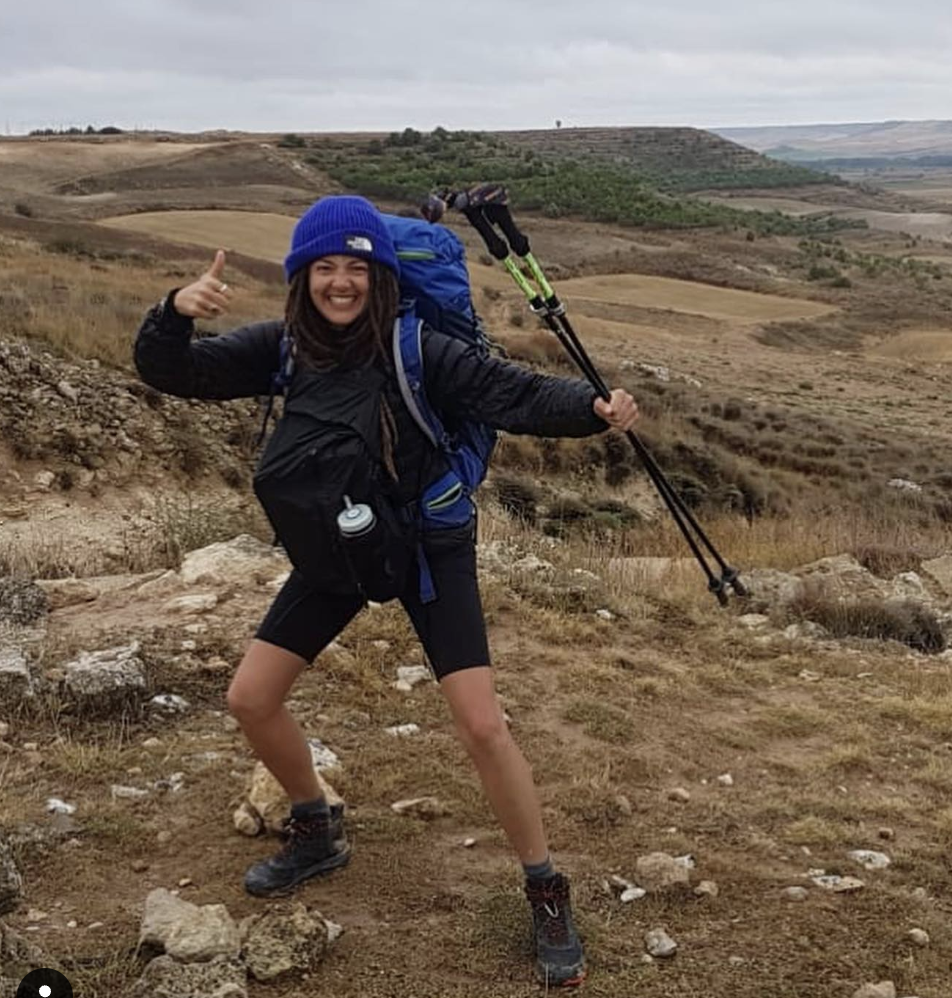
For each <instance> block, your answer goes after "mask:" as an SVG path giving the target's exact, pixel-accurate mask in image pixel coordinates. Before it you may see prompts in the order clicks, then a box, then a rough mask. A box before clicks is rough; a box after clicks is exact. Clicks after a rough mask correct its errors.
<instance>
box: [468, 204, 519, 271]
mask: <svg viewBox="0 0 952 998" xmlns="http://www.w3.org/2000/svg"><path fill="white" fill-rule="evenodd" d="M463 214H464V215H465V216H466V220H467V221H468V222H469V224H470V225H472V227H473V228H474V229H475V230H476V231H477V232H478V233H479V234H480V236H482V240H483V242H484V243H485V244H486V249H488V250H489V252H490V254H491V255H492V256H494V257H495V258H496V259H497V260H505V259H506V257H507V256H509V247H508V246H507V245H506V240H505V239H503V238H502V237H501V236H500V235H498V234H497V233H496V232H495V231H493V227H492V225H490V223H489V219H488V218H486V216H485V214H484V213H483V211H482V209H480V208H464V209H463Z"/></svg>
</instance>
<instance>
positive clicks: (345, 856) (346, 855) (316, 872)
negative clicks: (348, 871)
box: [245, 845, 350, 897]
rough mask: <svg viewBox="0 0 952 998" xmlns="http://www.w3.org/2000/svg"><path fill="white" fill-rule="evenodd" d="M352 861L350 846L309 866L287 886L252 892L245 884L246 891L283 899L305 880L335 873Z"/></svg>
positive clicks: (255, 895)
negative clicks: (282, 897) (283, 896)
mask: <svg viewBox="0 0 952 998" xmlns="http://www.w3.org/2000/svg"><path fill="white" fill-rule="evenodd" d="M349 861H350V846H349V845H348V846H347V848H346V849H345V850H343V851H341V852H339V853H336V854H335V855H333V856H330V857H328V858H327V859H324V860H321V862H320V863H315V864H314V866H309V867H307V868H306V869H304V870H301V871H300V872H299V873H297V874H296V875H295V877H294V879H293V880H291V881H289V882H288V883H286V884H282V885H281V886H280V887H272V888H270V889H269V888H264V889H262V890H257V889H256V890H252V889H251V888H250V887H248V885H247V884H245V890H246V891H247V892H248V893H249V894H250V895H252V897H281V896H282V895H284V894H290V893H292V892H293V890H294V888H295V887H297V885H298V884H300V883H301V882H302V881H304V880H310V878H311V877H317V876H320V875H321V874H323V873H333V872H334V870H339V869H340V868H341V867H342V866H346V865H347V863H348V862H349Z"/></svg>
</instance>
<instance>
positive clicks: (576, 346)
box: [423, 184, 747, 606]
mask: <svg viewBox="0 0 952 998" xmlns="http://www.w3.org/2000/svg"><path fill="white" fill-rule="evenodd" d="M506 202H507V198H506V192H505V188H503V187H501V186H500V185H490V184H484V185H481V186H479V187H476V188H472V189H471V190H469V191H466V192H450V191H443V192H440V193H439V194H437V195H434V196H431V198H430V200H429V201H428V202H427V204H426V206H425V207H424V209H423V214H424V215H425V216H426V217H427V218H430V220H431V221H436V218H437V217H439V216H440V215H441V214H442V206H445V204H451V205H452V206H453V207H455V208H457V209H458V210H460V211H461V212H462V213H463V214H464V215H465V216H466V218H467V220H468V221H469V222H470V224H471V225H472V226H473V227H474V228H475V229H476V231H477V232H478V233H479V234H480V236H481V237H482V239H483V241H484V242H485V244H486V247H487V249H488V250H489V252H490V253H491V254H492V256H493V257H494V258H495V259H497V260H499V261H501V262H502V264H503V266H505V268H506V269H507V270H508V271H509V274H510V275H511V276H512V278H513V280H514V281H515V283H516V284H517V286H518V287H519V288H520V290H522V292H523V293H524V294H525V296H526V298H527V299H528V303H529V307H530V309H531V310H532V311H533V312H534V313H535V314H536V315H539V316H540V317H541V318H542V319H543V320H544V321H545V323H546V325H547V326H548V327H549V329H551V330H552V332H553V333H555V335H556V336H557V337H558V339H559V342H560V343H561V344H562V346H563V347H564V348H565V350H566V352H567V353H568V354H569V356H570V357H571V359H572V360H573V361H574V362H575V364H576V365H577V366H578V368H579V369H580V370H581V371H582V373H583V374H584V375H585V377H586V378H587V379H588V381H589V382H590V384H591V385H592V386H593V387H594V388H595V390H596V391H597V392H598V393H599V395H600V396H601V397H602V398H603V399H604V400H605V401H608V400H609V399H610V398H611V392H610V390H609V388H608V386H607V384H606V383H605V381H604V379H603V378H602V377H601V375H600V374H599V372H598V370H597V369H596V367H595V365H594V363H593V362H592V360H591V358H590V357H589V355H588V353H587V351H586V350H585V347H584V346H583V345H582V343H581V341H580V340H579V338H578V336H577V334H576V332H575V330H574V328H573V327H572V324H571V322H570V321H569V319H568V316H567V315H566V313H565V306H564V305H563V304H562V302H561V301H560V300H559V298H558V296H557V295H556V294H555V291H554V290H553V289H552V286H551V285H550V284H549V282H548V280H547V278H546V276H545V273H544V271H543V270H542V267H541V266H540V265H539V263H538V261H537V260H536V259H535V257H534V256H533V255H532V251H531V247H530V245H529V240H528V239H527V238H526V237H525V235H524V234H523V233H522V232H521V231H520V230H519V229H518V227H517V226H516V224H515V222H514V220H513V218H512V214H511V213H510V211H509V207H508V205H507V203H506ZM434 215H435V216H436V217H433V216H434ZM494 226H498V227H499V228H500V229H501V230H502V232H503V235H504V237H505V238H503V236H500V235H499V234H498V233H497V232H496V231H495V229H494ZM510 249H511V250H512V251H513V252H515V253H516V255H517V256H519V257H520V258H521V259H522V260H523V262H524V263H525V264H526V266H528V268H529V270H530V271H531V273H532V276H533V278H534V280H535V281H536V283H537V284H538V286H539V289H540V291H541V294H540V292H539V291H537V290H536V289H535V288H533V287H532V285H531V284H530V282H529V281H528V279H527V278H526V277H525V275H524V274H523V272H522V270H521V268H520V266H519V264H518V263H517V262H516V261H515V260H514V259H513V257H512V253H511V252H510ZM625 435H626V436H627V437H628V440H629V442H630V443H631V445H632V447H633V448H634V450H635V453H636V454H637V455H638V457H639V459H640V460H641V462H642V464H643V465H644V467H645V470H646V471H647V472H648V476H649V478H651V480H652V483H653V484H654V486H655V488H656V489H657V490H658V493H659V495H660V496H661V498H662V500H663V501H664V503H665V505H666V506H667V508H668V511H669V512H670V513H671V515H672V517H673V518H674V521H675V523H676V524H677V526H678V528H679V529H680V531H681V533H682V535H683V536H684V539H685V541H686V542H687V544H688V546H689V547H690V549H691V552H692V554H693V555H694V557H695V559H696V560H697V562H698V564H699V565H700V567H701V569H702V571H703V572H704V574H705V576H706V577H707V581H708V589H709V590H710V591H711V592H712V593H713V594H714V595H715V597H716V598H717V600H718V602H719V603H720V604H721V605H722V606H725V605H727V592H726V589H727V587H728V586H730V587H731V588H732V589H733V590H734V592H735V593H736V594H737V595H738V596H746V595H747V590H746V588H745V587H744V585H743V583H742V582H741V581H740V578H739V575H738V572H737V570H736V569H735V568H732V567H731V566H730V565H728V564H727V563H726V562H725V561H724V559H723V558H722V557H721V555H720V553H719V552H718V551H717V549H716V548H715V547H714V545H713V544H712V543H711V541H710V540H709V538H708V537H707V535H706V534H705V532H704V531H703V529H702V528H701V525H700V524H699V523H698V522H697V519H696V518H695V517H694V515H693V513H692V512H691V510H690V509H688V507H687V506H686V505H685V503H684V501H683V500H682V498H681V497H680V496H679V495H678V493H677V492H676V491H675V490H674V488H673V486H672V485H671V483H670V482H669V481H668V480H667V478H666V477H665V475H664V473H663V472H662V471H661V469H660V467H658V465H657V464H656V462H655V460H654V458H653V457H652V456H651V453H650V452H649V451H648V449H647V448H646V447H645V446H644V444H643V443H642V441H641V440H640V439H639V438H638V436H637V435H636V434H635V433H634V432H633V431H631V430H628V431H626V434H625ZM688 525H690V527H691V528H692V529H693V530H694V531H695V533H696V534H697V537H698V538H699V539H700V541H701V542H702V543H703V544H704V546H705V547H706V548H707V549H708V551H709V552H710V554H711V555H712V556H713V558H714V560H715V561H716V562H717V564H718V566H719V568H720V572H721V574H720V576H719V577H718V576H716V575H715V574H714V572H713V571H712V570H711V568H710V566H709V565H708V563H707V559H706V558H705V557H704V554H703V553H702V551H701V549H700V547H699V546H698V543H697V540H696V539H695V537H694V536H693V535H692V533H691V531H690V530H689V529H688Z"/></svg>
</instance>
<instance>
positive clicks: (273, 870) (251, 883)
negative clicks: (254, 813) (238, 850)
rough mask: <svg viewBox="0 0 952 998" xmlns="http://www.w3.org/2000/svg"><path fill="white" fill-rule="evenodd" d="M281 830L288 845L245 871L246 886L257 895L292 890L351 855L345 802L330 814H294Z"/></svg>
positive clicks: (326, 871)
mask: <svg viewBox="0 0 952 998" xmlns="http://www.w3.org/2000/svg"><path fill="white" fill-rule="evenodd" d="M279 834H280V835H281V838H283V839H284V845H283V846H281V848H280V849H279V850H278V852H277V853H276V854H275V855H274V856H272V857H271V858H270V859H265V860H262V861H261V862H260V863H255V865H254V866H252V867H250V868H249V870H248V872H247V873H246V874H245V890H247V891H248V893H249V894H254V895H255V896H256V897H267V896H270V895H275V894H289V893H291V890H292V888H293V887H294V886H295V885H296V884H299V883H300V882H301V881H302V880H307V879H308V877H314V876H317V875H318V874H321V873H330V871H331V870H336V869H337V868H338V867H341V866H344V865H346V863H347V861H348V860H349V859H350V843H348V841H347V836H346V835H345V834H344V808H343V805H342V804H335V805H334V807H332V808H331V813H330V816H329V817H327V816H324V815H318V816H316V817H311V818H295V817H294V816H292V817H290V818H289V819H288V820H287V821H286V822H285V825H284V828H283V830H282V831H281V832H280V833H279Z"/></svg>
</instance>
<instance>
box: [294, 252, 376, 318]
mask: <svg viewBox="0 0 952 998" xmlns="http://www.w3.org/2000/svg"><path fill="white" fill-rule="evenodd" d="M308 278H309V285H308V286H309V288H310V292H311V301H312V302H314V307H315V308H316V309H317V310H318V312H320V313H321V315H322V316H324V318H325V319H326V320H327V321H328V322H329V323H331V324H332V325H334V326H346V325H349V324H350V323H351V322H353V321H354V319H356V318H357V317H358V316H359V315H360V313H361V312H363V310H364V309H365V308H366V307H367V298H368V297H369V295H370V265H369V264H368V263H367V261H366V260H361V259H359V258H358V257H355V256H344V255H341V254H334V255H332V256H322V257H321V258H320V259H319V260H315V261H314V262H313V263H312V264H311V268H310V271H309V274H308Z"/></svg>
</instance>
